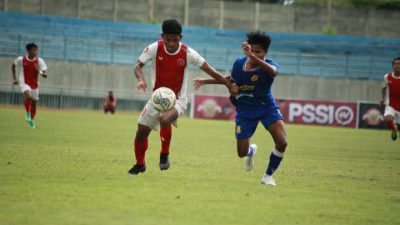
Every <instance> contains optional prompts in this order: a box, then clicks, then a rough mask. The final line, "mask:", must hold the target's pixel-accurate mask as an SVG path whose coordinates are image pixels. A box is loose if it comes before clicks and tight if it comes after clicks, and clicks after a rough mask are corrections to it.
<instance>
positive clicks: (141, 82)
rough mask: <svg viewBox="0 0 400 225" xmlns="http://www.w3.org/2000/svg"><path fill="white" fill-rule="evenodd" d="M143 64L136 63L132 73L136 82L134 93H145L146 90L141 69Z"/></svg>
mask: <svg viewBox="0 0 400 225" xmlns="http://www.w3.org/2000/svg"><path fill="white" fill-rule="evenodd" d="M143 66H144V63H142V62H141V61H139V60H138V61H137V62H136V65H135V69H134V73H135V77H136V79H137V80H138V82H137V84H136V91H137V92H141V91H143V92H145V91H146V89H147V84H146V81H145V80H144V77H143V70H142V68H143Z"/></svg>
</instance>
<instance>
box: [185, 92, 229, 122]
mask: <svg viewBox="0 0 400 225" xmlns="http://www.w3.org/2000/svg"><path fill="white" fill-rule="evenodd" d="M190 117H192V118H198V119H217V120H233V119H234V118H235V107H234V106H233V105H232V103H231V102H230V101H229V97H228V96H219V95H194V96H193V98H192V105H191V112H190Z"/></svg>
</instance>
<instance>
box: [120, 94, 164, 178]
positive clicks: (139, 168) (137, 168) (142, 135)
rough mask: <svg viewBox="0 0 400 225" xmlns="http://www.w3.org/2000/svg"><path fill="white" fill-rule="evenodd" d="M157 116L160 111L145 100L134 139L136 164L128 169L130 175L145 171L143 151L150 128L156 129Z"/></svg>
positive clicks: (144, 150)
mask: <svg viewBox="0 0 400 225" xmlns="http://www.w3.org/2000/svg"><path fill="white" fill-rule="evenodd" d="M159 116H160V113H159V112H157V111H156V110H155V109H154V108H153V106H152V105H151V103H150V101H149V102H147V104H146V106H145V107H144V109H143V111H142V113H141V114H140V116H139V123H138V129H137V131H136V135H135V140H134V152H135V158H136V164H135V165H134V166H133V167H132V168H131V169H130V170H129V171H128V173H129V174H131V175H137V174H139V173H143V172H145V171H146V163H145V153H146V150H147V148H148V136H149V135H150V132H151V130H157V128H158V118H159Z"/></svg>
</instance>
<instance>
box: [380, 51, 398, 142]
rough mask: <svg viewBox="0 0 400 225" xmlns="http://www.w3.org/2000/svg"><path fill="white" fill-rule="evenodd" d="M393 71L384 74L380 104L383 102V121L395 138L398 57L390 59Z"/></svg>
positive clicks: (394, 138) (396, 127)
mask: <svg viewBox="0 0 400 225" xmlns="http://www.w3.org/2000/svg"><path fill="white" fill-rule="evenodd" d="M392 68H393V72H391V73H387V74H386V75H385V78H384V81H383V87H382V99H381V104H385V105H386V107H385V114H384V117H385V122H386V123H387V127H388V128H389V130H391V131H392V135H391V137H392V140H393V141H395V140H396V139H397V131H396V130H397V129H398V130H399V132H400V126H399V124H400V57H397V58H395V59H393V61H392Z"/></svg>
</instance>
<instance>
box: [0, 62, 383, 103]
mask: <svg viewBox="0 0 400 225" xmlns="http://www.w3.org/2000/svg"><path fill="white" fill-rule="evenodd" d="M13 60H14V58H8V57H0V89H4V88H5V87H7V86H8V85H9V84H11V81H12V79H11V69H10V68H11V64H12V62H13ZM46 62H47V64H48V67H49V71H48V73H49V77H48V78H47V79H41V87H42V89H43V91H44V92H46V90H47V91H48V90H50V88H58V89H60V90H61V89H62V91H63V93H69V92H72V93H75V92H77V90H80V91H78V93H80V95H81V94H82V93H85V92H82V90H86V91H91V92H96V93H99V95H100V96H101V95H103V94H104V93H106V91H108V90H114V91H115V92H116V93H117V95H119V96H122V95H124V96H128V97H129V98H138V99H144V98H146V95H138V94H136V93H135V92H134V88H135V85H136V79H135V78H134V75H133V66H121V65H106V64H84V63H76V62H64V61H52V60H47V61H46ZM145 68H146V69H145V74H147V76H146V80H147V81H148V84H149V86H151V85H150V77H149V74H150V73H149V70H148V68H149V66H146V67H145ZM197 76H202V77H207V75H206V74H205V73H203V72H201V71H197V70H194V71H192V72H191V73H190V78H189V81H192V80H193V79H194V78H195V77H197ZM382 76H383V75H382ZM381 83H382V82H381V81H379V80H378V81H377V80H354V79H328V78H324V77H306V76H289V75H284V74H281V75H279V76H278V77H277V79H276V80H275V83H274V85H273V94H274V95H275V96H276V97H278V98H294V99H316V100H332V101H357V100H368V101H376V102H378V101H379V99H380V93H381V92H380V91H381ZM188 85H189V86H188V88H189V94H191V93H192V92H193V90H192V83H189V84H188ZM6 89H7V88H6ZM150 89H151V88H149V90H148V92H147V95H149V94H150V93H151V90H150ZM7 90H8V89H7ZM43 91H42V92H43ZM200 93H212V94H227V93H228V92H227V90H226V89H225V87H223V86H206V87H203V88H202V89H201V90H200Z"/></svg>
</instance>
